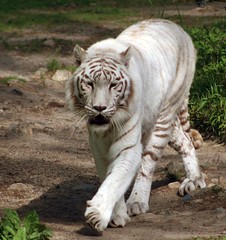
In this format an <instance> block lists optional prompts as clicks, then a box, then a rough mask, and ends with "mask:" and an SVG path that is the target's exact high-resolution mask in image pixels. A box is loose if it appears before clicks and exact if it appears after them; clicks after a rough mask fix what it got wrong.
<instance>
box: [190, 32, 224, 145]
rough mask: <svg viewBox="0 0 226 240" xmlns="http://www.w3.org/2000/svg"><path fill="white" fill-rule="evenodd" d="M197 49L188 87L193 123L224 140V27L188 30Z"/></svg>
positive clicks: (205, 131)
mask: <svg viewBox="0 0 226 240" xmlns="http://www.w3.org/2000/svg"><path fill="white" fill-rule="evenodd" d="M188 32H189V34H190V35H191V36H192V38H193V41H194V44H195V47H196V49H197V50H198V58H197V70H196V74H195V79H194V83H193V85H192V88H191V97H190V115H191V120H192V124H193V125H194V127H195V128H197V129H199V130H200V131H201V132H202V133H204V135H205V136H206V137H215V138H216V137H217V138H218V139H219V140H220V141H222V142H226V111H225V109H226V71H225V70H226V69H225V65H226V57H225V56H226V42H225V33H224V30H223V28H222V29H221V28H219V27H213V28H211V29H207V28H204V29H202V28H192V29H190V30H188Z"/></svg>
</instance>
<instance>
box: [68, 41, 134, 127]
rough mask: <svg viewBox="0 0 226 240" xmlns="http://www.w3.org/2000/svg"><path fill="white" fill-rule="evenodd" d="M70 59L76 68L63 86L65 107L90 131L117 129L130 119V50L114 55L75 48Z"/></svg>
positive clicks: (113, 51)
mask: <svg viewBox="0 0 226 240" xmlns="http://www.w3.org/2000/svg"><path fill="white" fill-rule="evenodd" d="M74 57H75V62H76V64H77V65H78V69H77V70H76V71H75V73H74V74H73V76H72V78H71V79H69V81H68V83H67V88H66V99H67V102H68V104H69V107H70V108H71V109H72V110H73V111H74V112H75V113H76V114H77V116H79V117H80V118H81V119H85V120H86V121H87V124H88V127H89V128H90V129H95V130H98V131H105V130H108V129H110V128H121V127H122V126H123V124H124V123H125V122H126V121H127V120H128V119H129V117H130V115H129V113H128V111H127V109H128V104H129V98H130V97H131V96H132V92H133V86H132V81H131V79H130V77H129V74H128V66H129V61H130V58H131V49H130V47H129V48H126V49H125V50H123V51H120V52H117V51H116V50H113V49H111V48H108V49H106V48H105V49H103V48H98V47H96V46H94V47H93V48H92V47H91V48H90V49H88V50H87V51H85V50H83V49H82V48H80V47H79V46H78V45H76V46H75V48H74Z"/></svg>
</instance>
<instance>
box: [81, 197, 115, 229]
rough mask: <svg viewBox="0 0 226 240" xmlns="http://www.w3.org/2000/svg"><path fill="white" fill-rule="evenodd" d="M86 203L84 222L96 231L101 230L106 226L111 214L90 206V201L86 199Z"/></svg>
mask: <svg viewBox="0 0 226 240" xmlns="http://www.w3.org/2000/svg"><path fill="white" fill-rule="evenodd" d="M87 205H88V207H87V209H86V212H85V217H86V222H87V223H88V224H89V225H90V226H91V227H92V228H94V229H96V230H97V231H98V232H102V231H103V230H104V229H105V228H107V226H108V223H109V221H110V216H111V215H110V214H109V213H108V212H107V211H101V210H100V209H99V208H97V207H95V206H92V203H91V201H88V202H87Z"/></svg>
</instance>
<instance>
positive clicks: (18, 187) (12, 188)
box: [7, 183, 34, 192]
mask: <svg viewBox="0 0 226 240" xmlns="http://www.w3.org/2000/svg"><path fill="white" fill-rule="evenodd" d="M33 188H34V187H33V186H32V185H30V184H24V183H13V184H11V185H10V186H9V187H8V188H7V190H10V191H15V190H16V191H25V192H26V191H30V190H33Z"/></svg>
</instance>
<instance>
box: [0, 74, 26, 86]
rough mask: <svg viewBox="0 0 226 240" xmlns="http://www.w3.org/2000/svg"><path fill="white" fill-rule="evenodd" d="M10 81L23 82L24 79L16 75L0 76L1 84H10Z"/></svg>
mask: <svg viewBox="0 0 226 240" xmlns="http://www.w3.org/2000/svg"><path fill="white" fill-rule="evenodd" d="M12 81H19V82H21V83H25V82H26V80H25V79H23V78H21V77H18V76H8V77H0V83H2V84H7V85H8V84H10V83H11V82H12Z"/></svg>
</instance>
